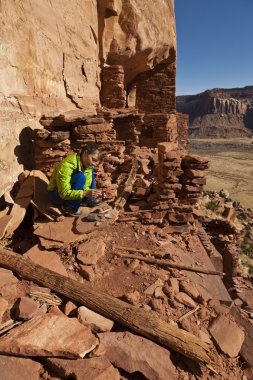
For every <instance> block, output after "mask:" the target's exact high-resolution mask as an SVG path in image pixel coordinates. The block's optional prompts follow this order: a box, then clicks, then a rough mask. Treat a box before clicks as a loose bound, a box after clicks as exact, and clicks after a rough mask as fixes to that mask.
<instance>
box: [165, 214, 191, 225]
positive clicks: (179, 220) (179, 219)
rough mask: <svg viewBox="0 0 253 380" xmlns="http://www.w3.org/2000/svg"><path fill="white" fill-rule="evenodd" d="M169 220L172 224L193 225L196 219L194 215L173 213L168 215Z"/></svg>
mask: <svg viewBox="0 0 253 380" xmlns="http://www.w3.org/2000/svg"><path fill="white" fill-rule="evenodd" d="M167 219H168V221H169V222H170V223H171V224H179V225H180V224H185V223H192V222H193V221H194V218H193V216H192V214H185V213H181V214H179V213H171V212H169V213H168V214H167Z"/></svg>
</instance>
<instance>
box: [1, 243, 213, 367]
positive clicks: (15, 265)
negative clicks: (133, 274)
mask: <svg viewBox="0 0 253 380" xmlns="http://www.w3.org/2000/svg"><path fill="white" fill-rule="evenodd" d="M0 266H2V267H4V268H7V269H10V270H12V271H13V272H15V273H17V274H18V275H19V276H21V277H22V278H24V279H27V280H30V281H34V282H36V283H37V284H39V285H42V286H45V287H48V288H50V289H52V290H53V291H55V292H56V293H58V294H62V295H64V296H66V297H67V298H69V299H71V300H73V301H76V302H79V303H80V304H82V305H84V306H87V307H88V308H90V309H91V310H94V311H95V312H97V313H99V314H101V315H104V316H105V317H107V318H110V319H113V320H115V321H117V322H119V323H121V324H123V325H124V326H127V327H128V328H130V329H131V330H133V331H135V332H136V333H138V334H140V335H143V336H145V337H147V338H149V339H152V340H153V341H155V342H158V343H160V344H162V345H164V346H166V347H168V348H170V349H172V350H175V351H177V352H179V353H180V354H182V355H185V356H187V357H188V358H191V359H193V360H195V361H197V362H202V363H207V364H208V363H209V364H210V363H215V360H216V358H215V355H214V353H213V351H212V349H211V347H210V345H208V344H206V343H205V342H202V341H201V340H200V339H199V338H197V337H195V336H194V335H192V334H190V333H188V332H187V331H184V330H182V329H179V328H177V327H175V326H172V325H170V324H168V323H166V322H164V321H163V320H161V319H160V318H159V316H158V315H157V314H156V313H154V312H148V313H147V312H146V311H145V310H142V309H139V308H137V307H136V306H133V305H130V304H128V303H126V302H124V301H121V300H119V299H117V298H115V297H112V296H110V295H109V294H106V293H102V292H101V291H99V290H95V289H91V287H90V286H88V285H86V284H80V283H79V282H78V281H76V280H73V279H71V278H68V277H65V276H62V275H60V274H58V273H56V272H53V271H51V270H49V269H46V268H44V267H41V266H40V265H37V264H34V263H33V262H32V261H31V260H30V259H29V258H24V257H22V256H20V255H18V254H15V253H13V252H11V251H8V250H4V249H2V248H1V249H0Z"/></svg>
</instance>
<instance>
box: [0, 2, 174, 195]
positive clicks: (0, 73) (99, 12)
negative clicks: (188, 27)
mask: <svg viewBox="0 0 253 380" xmlns="http://www.w3.org/2000/svg"><path fill="white" fill-rule="evenodd" d="M0 32H1V53H0V54H1V55H0V60H1V61H0V62H1V65H0V83H1V84H0V109H1V117H0V138H1V150H0V173H1V178H2V182H1V186H0V195H1V194H2V193H3V192H4V191H5V190H6V189H8V188H10V187H11V186H12V185H13V183H14V182H15V180H16V178H17V174H18V173H19V172H20V171H22V169H23V165H25V167H28V168H32V166H33V158H32V146H31V145H29V143H28V138H27V130H28V129H29V128H32V129H33V128H38V127H40V124H39V122H38V121H39V119H40V118H41V116H42V115H44V114H45V115H47V116H48V115H57V114H59V113H61V112H66V111H69V110H73V109H76V108H78V109H82V110H84V111H85V112H87V113H88V114H93V115H94V114H96V110H97V108H98V107H100V106H101V102H100V89H101V80H100V75H101V70H102V69H103V67H107V66H110V65H122V67H123V69H124V74H125V76H124V78H125V79H124V83H123V84H122V86H123V88H122V94H123V97H124V96H126V95H125V94H127V93H128V92H129V91H130V90H129V88H130V87H131V88H132V87H133V86H134V83H135V80H136V77H137V76H138V74H140V73H142V72H144V71H147V70H150V69H152V68H154V67H155V66H156V65H157V64H158V63H160V62H161V61H164V60H166V59H169V57H170V54H171V51H172V50H171V49H173V51H174V52H175V50H176V47H175V45H176V36H175V19H174V1H173V0H159V4H157V3H154V2H149V1H148V2H146V1H143V0H98V1H97V0H73V1H71V2H69V1H67V0H51V1H50V0H48V1H46V0H45V1H39V0H34V1H32V2H30V1H29V0H24V1H22V2H16V1H14V0H10V1H7V0H3V1H1V7H0ZM174 55H175V53H174ZM107 82H108V81H107ZM107 82H106V83H105V85H106V84H107ZM129 86H130V87H129ZM133 101H134V100H133ZM123 103H124V99H123Z"/></svg>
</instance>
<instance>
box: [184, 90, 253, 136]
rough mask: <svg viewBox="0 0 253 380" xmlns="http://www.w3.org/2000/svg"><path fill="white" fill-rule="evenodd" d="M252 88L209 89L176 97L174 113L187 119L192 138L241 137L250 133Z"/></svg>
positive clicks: (252, 118)
mask: <svg viewBox="0 0 253 380" xmlns="http://www.w3.org/2000/svg"><path fill="white" fill-rule="evenodd" d="M252 108H253V86H248V87H244V88H235V89H213V90H208V91H205V92H203V93H201V94H197V95H189V96H178V97H177V109H178V111H179V112H182V113H186V114H189V116H190V135H191V136H192V137H244V136H249V135H250V134H251V130H253V117H252V115H253V112H252Z"/></svg>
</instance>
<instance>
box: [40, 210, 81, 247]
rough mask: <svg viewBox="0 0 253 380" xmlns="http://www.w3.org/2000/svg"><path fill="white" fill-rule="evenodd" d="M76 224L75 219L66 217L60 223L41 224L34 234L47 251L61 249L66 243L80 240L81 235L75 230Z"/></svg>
mask: <svg viewBox="0 0 253 380" xmlns="http://www.w3.org/2000/svg"><path fill="white" fill-rule="evenodd" d="M74 222H75V218H72V217H66V218H64V220H62V221H60V222H46V223H39V224H37V228H36V229H35V231H34V234H35V235H36V236H38V238H39V239H40V242H41V245H42V246H43V247H45V248H46V249H49V248H57V247H61V246H62V245H63V244H64V243H66V244H67V243H72V242H75V241H76V240H78V239H80V234H78V231H76V230H75V228H74Z"/></svg>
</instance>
